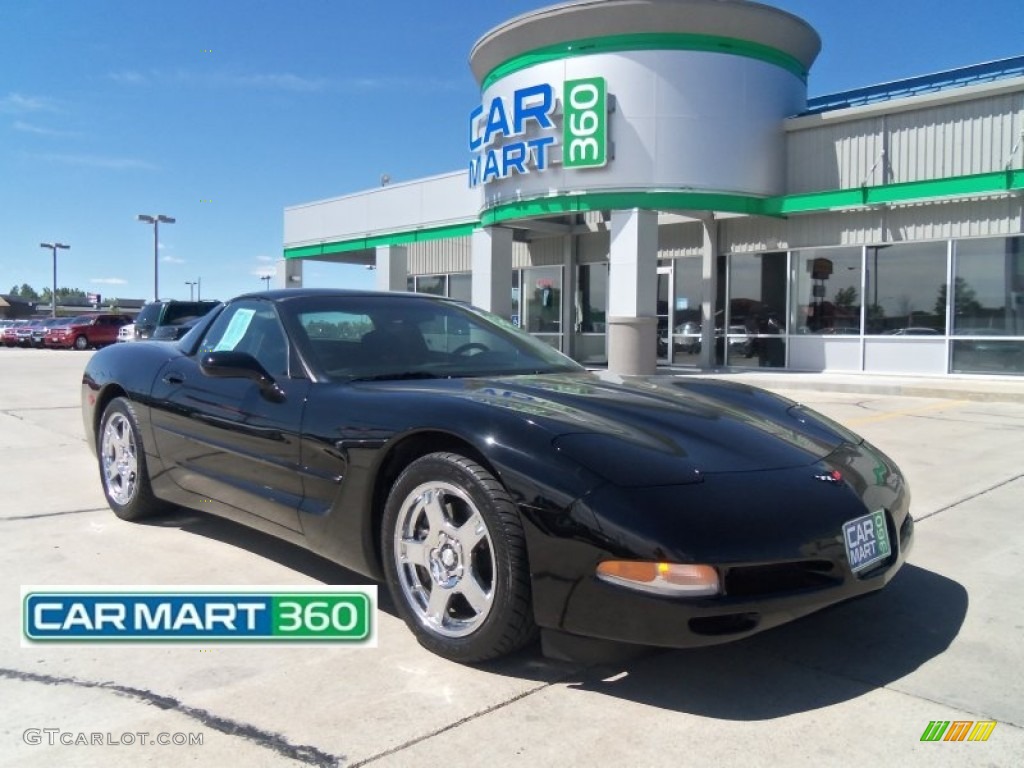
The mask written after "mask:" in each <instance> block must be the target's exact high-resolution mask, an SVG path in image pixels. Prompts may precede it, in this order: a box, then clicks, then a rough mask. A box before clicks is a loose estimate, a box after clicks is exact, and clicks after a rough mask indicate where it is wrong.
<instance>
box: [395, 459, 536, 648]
mask: <svg viewBox="0 0 1024 768" xmlns="http://www.w3.org/2000/svg"><path fill="white" fill-rule="evenodd" d="M383 532H384V535H383V537H382V550H383V552H382V554H383V560H384V567H385V572H386V575H387V581H388V586H389V588H390V589H391V593H392V595H393V597H394V599H395V602H396V603H397V605H398V610H399V613H400V614H401V616H402V618H403V619H404V620H405V622H406V624H408V626H409V627H410V629H412V631H413V633H414V634H415V635H416V637H417V639H418V640H419V641H420V643H421V644H422V645H423V646H424V647H426V648H427V649H428V650H430V651H433V652H434V653H437V654H438V655H440V656H444V657H445V658H448V659H452V660H453V661H458V662H463V663H471V662H479V661H485V660H487V659H493V658H496V657H499V656H504V655H506V654H509V653H512V652H513V651H516V650H518V649H519V648H521V647H523V646H524V645H526V644H527V643H529V642H530V641H531V640H533V638H534V637H535V635H536V626H535V624H534V622H533V611H532V606H531V598H530V579H529V569H528V567H527V557H526V542H525V540H524V536H523V527H522V522H521V521H520V519H519V515H518V513H517V511H516V508H515V505H514V504H513V503H512V500H511V499H510V498H509V496H508V493H507V492H506V491H505V489H504V487H503V486H502V485H501V483H499V482H498V481H497V480H496V479H495V477H494V476H493V475H492V474H491V473H490V472H488V471H487V470H486V469H485V468H484V467H482V466H480V465H479V464H477V463H476V462H474V461H472V460H470V459H467V458H466V457H464V456H459V455H457V454H453V453H434V454H430V455H428V456H424V457H422V458H420V459H417V460H416V461H414V462H413V463H411V464H410V465H409V466H408V467H406V469H405V471H403V472H402V474H401V475H400V476H399V478H398V480H397V482H396V483H395V486H394V488H393V489H392V491H391V494H390V496H389V497H388V501H387V506H386V508H385V512H384V520H383Z"/></svg>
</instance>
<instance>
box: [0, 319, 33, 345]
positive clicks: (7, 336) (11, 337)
mask: <svg viewBox="0 0 1024 768" xmlns="http://www.w3.org/2000/svg"><path fill="white" fill-rule="evenodd" d="M27 322H28V321H27V320H15V321H14V322H13V323H11V324H10V325H8V326H7V327H6V328H4V330H3V343H4V346H5V347H16V346H18V329H19V328H21V326H23V325H25V324H26V323H27Z"/></svg>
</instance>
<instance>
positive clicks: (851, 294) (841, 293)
mask: <svg viewBox="0 0 1024 768" xmlns="http://www.w3.org/2000/svg"><path fill="white" fill-rule="evenodd" d="M832 303H833V304H835V305H836V306H837V307H842V308H844V309H850V308H851V307H853V305H854V304H856V303H857V289H856V288H854V287H853V286H852V285H851V286H850V287H849V288H843V289H841V290H838V291H836V296H835V299H833V302H832Z"/></svg>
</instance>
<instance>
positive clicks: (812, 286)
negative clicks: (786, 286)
mask: <svg viewBox="0 0 1024 768" xmlns="http://www.w3.org/2000/svg"><path fill="white" fill-rule="evenodd" d="M862 257H863V249H861V248H808V249H805V250H800V251H794V252H793V270H794V273H795V274H794V278H795V279H794V284H793V313H792V317H791V319H790V333H801V334H822V335H859V334H860V332H861V331H860V315H861V295H860V294H861V290H862V288H863V286H862V284H861V283H862V276H863V275H862V269H861V262H862Z"/></svg>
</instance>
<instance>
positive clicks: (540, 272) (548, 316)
mask: <svg viewBox="0 0 1024 768" xmlns="http://www.w3.org/2000/svg"><path fill="white" fill-rule="evenodd" d="M520 275H521V281H522V282H521V283H520V286H519V292H518V296H519V302H518V303H519V306H518V307H515V308H514V310H513V311H514V312H515V313H516V314H519V317H520V325H521V326H522V327H523V328H525V329H526V330H527V331H529V332H530V333H532V334H533V335H535V336H536V337H537V338H538V339H540V340H541V341H544V342H547V343H548V344H550V345H551V346H553V347H555V348H556V349H561V348H562V268H561V267H529V268H526V269H523V270H520Z"/></svg>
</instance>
